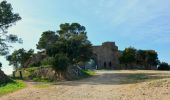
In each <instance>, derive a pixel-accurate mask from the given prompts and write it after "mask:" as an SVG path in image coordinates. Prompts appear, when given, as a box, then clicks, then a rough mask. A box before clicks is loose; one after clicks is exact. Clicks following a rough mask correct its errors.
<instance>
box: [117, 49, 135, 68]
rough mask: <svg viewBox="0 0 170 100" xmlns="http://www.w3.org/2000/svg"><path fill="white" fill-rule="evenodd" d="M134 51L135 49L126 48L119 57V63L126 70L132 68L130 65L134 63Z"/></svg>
mask: <svg viewBox="0 0 170 100" xmlns="http://www.w3.org/2000/svg"><path fill="white" fill-rule="evenodd" d="M136 51H137V50H136V49H135V48H133V47H129V48H126V49H125V50H124V51H123V53H122V55H121V56H120V58H119V60H120V63H121V64H124V65H125V66H126V69H127V68H128V67H130V68H132V67H133V65H132V64H134V63H136Z"/></svg>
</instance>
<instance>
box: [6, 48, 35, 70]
mask: <svg viewBox="0 0 170 100" xmlns="http://www.w3.org/2000/svg"><path fill="white" fill-rule="evenodd" d="M33 53H34V50H32V49H30V50H29V51H26V50H24V49H23V48H22V49H19V50H15V51H14V52H13V53H12V54H11V55H9V56H7V60H8V61H9V65H13V66H14V69H15V70H16V69H17V68H20V67H23V66H24V64H25V62H26V61H27V60H28V59H29V58H30V57H31V55H33Z"/></svg>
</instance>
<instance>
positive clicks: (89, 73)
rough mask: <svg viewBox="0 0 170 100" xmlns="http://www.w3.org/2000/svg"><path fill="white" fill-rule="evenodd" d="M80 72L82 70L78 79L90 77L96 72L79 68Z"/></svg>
mask: <svg viewBox="0 0 170 100" xmlns="http://www.w3.org/2000/svg"><path fill="white" fill-rule="evenodd" d="M81 72H82V75H81V77H80V79H81V78H87V77H91V76H93V75H95V74H96V73H95V71H93V70H81Z"/></svg>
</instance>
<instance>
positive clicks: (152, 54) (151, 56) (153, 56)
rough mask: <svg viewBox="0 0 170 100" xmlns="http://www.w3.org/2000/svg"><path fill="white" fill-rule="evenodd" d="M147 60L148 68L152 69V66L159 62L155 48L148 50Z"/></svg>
mask: <svg viewBox="0 0 170 100" xmlns="http://www.w3.org/2000/svg"><path fill="white" fill-rule="evenodd" d="M146 62H147V66H146V67H147V68H146V69H151V67H152V66H157V65H158V64H159V60H158V54H157V52H156V51H154V50H147V51H146Z"/></svg>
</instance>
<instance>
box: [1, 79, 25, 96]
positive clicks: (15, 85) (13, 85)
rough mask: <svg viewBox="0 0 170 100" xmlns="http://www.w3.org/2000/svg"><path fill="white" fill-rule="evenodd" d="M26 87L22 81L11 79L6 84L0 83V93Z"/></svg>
mask: <svg viewBox="0 0 170 100" xmlns="http://www.w3.org/2000/svg"><path fill="white" fill-rule="evenodd" d="M24 87H26V84H25V83H24V82H23V81H19V80H17V81H13V82H10V83H7V84H2V85H0V95H4V94H7V93H11V92H14V91H17V90H19V89H23V88H24Z"/></svg>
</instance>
